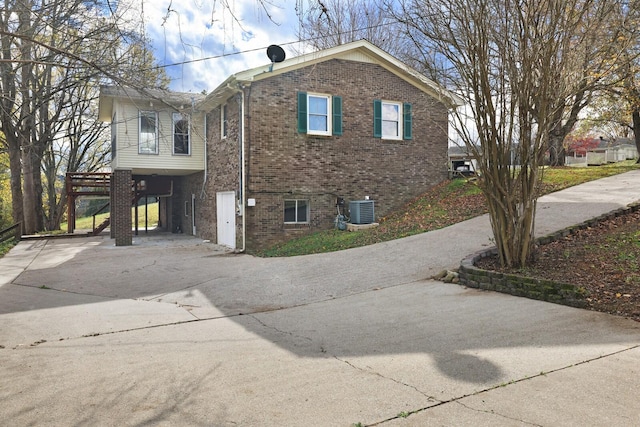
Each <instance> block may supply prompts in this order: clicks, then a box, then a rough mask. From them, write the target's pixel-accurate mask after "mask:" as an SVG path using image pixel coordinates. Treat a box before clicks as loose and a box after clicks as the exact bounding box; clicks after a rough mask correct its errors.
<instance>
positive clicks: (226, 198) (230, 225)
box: [216, 191, 236, 249]
mask: <svg viewBox="0 0 640 427" xmlns="http://www.w3.org/2000/svg"><path fill="white" fill-rule="evenodd" d="M216 202H217V203H216V205H217V208H216V212H217V214H218V224H217V225H218V244H219V245H224V246H228V247H230V248H231V249H235V248H236V193H235V191H223V192H220V193H217V194H216Z"/></svg>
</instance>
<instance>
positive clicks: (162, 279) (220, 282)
mask: <svg viewBox="0 0 640 427" xmlns="http://www.w3.org/2000/svg"><path fill="white" fill-rule="evenodd" d="M638 199H640V171H634V172H630V173H627V174H623V175H619V176H616V177H611V178H607V179H603V180H600V181H596V182H593V183H588V184H583V185H581V186H577V187H573V188H571V189H568V190H564V191H562V192H559V193H555V194H553V195H549V196H545V197H544V198H542V199H541V200H540V202H539V215H538V218H537V229H538V232H539V234H546V233H548V232H551V231H554V230H557V229H560V228H564V227H566V226H568V225H572V224H575V223H579V222H581V221H584V220H586V219H589V218H592V217H595V216H598V215H600V214H602V213H605V212H609V211H611V210H613V209H616V208H619V207H621V206H625V205H627V204H628V203H631V202H633V201H636V200H638ZM490 236H491V232H490V227H489V222H488V219H487V217H486V216H485V217H479V218H476V219H473V220H470V221H466V222H464V223H461V224H458V225H455V226H452V227H448V228H446V229H442V230H438V231H434V232H430V233H425V234H423V235H419V236H413V237H409V238H405V239H401V240H397V241H393V242H387V243H382V244H378V245H373V246H370V247H366V248H358V249H352V250H347V251H342V252H338V253H330V254H321V255H312V256H302V257H293V258H277V259H260V258H255V257H252V256H248V255H233V254H229V253H227V252H225V251H224V249H223V248H220V247H218V246H215V245H212V244H209V243H204V242H202V241H201V240H197V239H194V238H189V237H185V236H179V235H171V234H165V235H157V234H156V235H152V234H150V235H148V236H141V237H139V238H135V239H134V245H133V246H130V247H116V246H114V242H113V241H112V240H110V239H108V238H106V237H95V238H87V239H64V240H49V241H23V242H21V243H20V244H19V245H18V246H17V247H16V248H14V249H13V250H12V251H11V252H10V253H9V254H8V255H6V256H5V257H4V258H2V259H0V375H1V377H0V378H1V381H0V402H2V404H0V420H3V422H2V423H3V424H6V425H15V426H20V425H62V426H66V425H114V426H115V425H118V426H121V425H179V426H182V425H195V426H198V425H202V426H232V425H234V426H235V425H252V426H253V425H255V426H290V425H291V426H294V425H295V426H297V425H318V426H334V425H335V426H349V425H352V424H357V423H361V424H362V425H382V426H409V425H415V426H423V425H451V426H459V425H474V426H475V425H491V426H519V425H523V426H529V425H539V426H556V425H576V426H584V425H602V426H611V425H616V426H624V425H629V426H632V425H640V401H638V399H637V395H638V394H639V393H640V372H639V371H640V324H639V323H637V322H633V321H630V320H626V319H622V318H618V317H614V316H610V315H606V314H602V313H595V312H590V311H585V310H579V309H574V308H570V307H564V306H560V305H554V304H549V303H544V302H540V301H533V300H528V299H524V298H517V297H513V296H509V295H503V294H498V293H491V292H483V291H478V290H473V289H466V288H464V287H461V286H458V285H452V284H444V283H440V282H436V281H433V280H430V279H429V277H430V276H431V275H433V274H434V273H436V272H437V271H439V270H441V269H443V268H453V267H456V266H457V265H458V263H459V261H460V259H462V258H463V257H464V256H465V255H467V254H469V253H472V252H475V251H477V250H479V249H482V248H483V247H486V246H489V245H490Z"/></svg>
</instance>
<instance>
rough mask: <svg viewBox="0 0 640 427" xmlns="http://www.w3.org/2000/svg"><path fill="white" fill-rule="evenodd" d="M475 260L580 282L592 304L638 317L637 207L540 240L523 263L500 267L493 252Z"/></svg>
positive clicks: (488, 266)
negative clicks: (525, 264)
mask: <svg viewBox="0 0 640 427" xmlns="http://www.w3.org/2000/svg"><path fill="white" fill-rule="evenodd" d="M476 266H477V267H479V268H482V269H484V270H492V271H499V272H504V273H511V274H519V275H523V276H527V277H535V278H540V279H547V280H553V281H556V282H561V283H570V284H573V285H575V286H580V287H582V288H584V289H585V290H586V291H587V292H588V297H587V303H588V307H589V308H590V309H592V310H596V311H601V312H605V313H610V314H614V315H618V316H623V317H627V318H631V319H633V320H636V321H640V210H636V211H635V212H629V213H625V214H623V215H621V216H619V217H616V218H613V219H609V220H605V221H600V222H599V223H598V224H597V225H595V226H593V227H589V228H586V229H583V230H579V231H577V232H575V233H573V234H571V235H569V236H567V237H565V238H563V239H560V240H557V241H554V242H551V243H548V244H545V245H541V246H539V247H538V249H537V251H536V260H535V262H534V263H533V264H532V265H530V266H528V267H526V268H524V269H505V268H502V267H501V266H500V263H499V260H498V259H497V257H487V258H483V259H481V260H479V261H478V262H477V263H476Z"/></svg>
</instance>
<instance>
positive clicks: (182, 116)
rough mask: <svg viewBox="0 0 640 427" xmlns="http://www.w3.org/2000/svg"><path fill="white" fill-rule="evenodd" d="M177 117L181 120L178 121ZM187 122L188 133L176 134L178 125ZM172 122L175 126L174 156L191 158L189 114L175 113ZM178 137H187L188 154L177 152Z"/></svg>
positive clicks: (172, 115)
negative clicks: (183, 121)
mask: <svg viewBox="0 0 640 427" xmlns="http://www.w3.org/2000/svg"><path fill="white" fill-rule="evenodd" d="M176 117H179V120H176ZM182 120H185V121H186V122H187V133H186V134H185V133H177V132H176V123H178V122H180V121H182ZM171 121H172V124H173V155H174V156H190V155H191V117H190V116H189V115H188V114H182V113H179V112H176V111H174V112H173V113H172V114H171ZM178 136H183V137H184V136H186V139H187V152H186V153H178V152H176V138H177V137H178Z"/></svg>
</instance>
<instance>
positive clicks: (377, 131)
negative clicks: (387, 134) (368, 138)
mask: <svg viewBox="0 0 640 427" xmlns="http://www.w3.org/2000/svg"><path fill="white" fill-rule="evenodd" d="M373 136H374V137H375V138H382V101H380V100H379V99H374V100H373Z"/></svg>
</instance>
